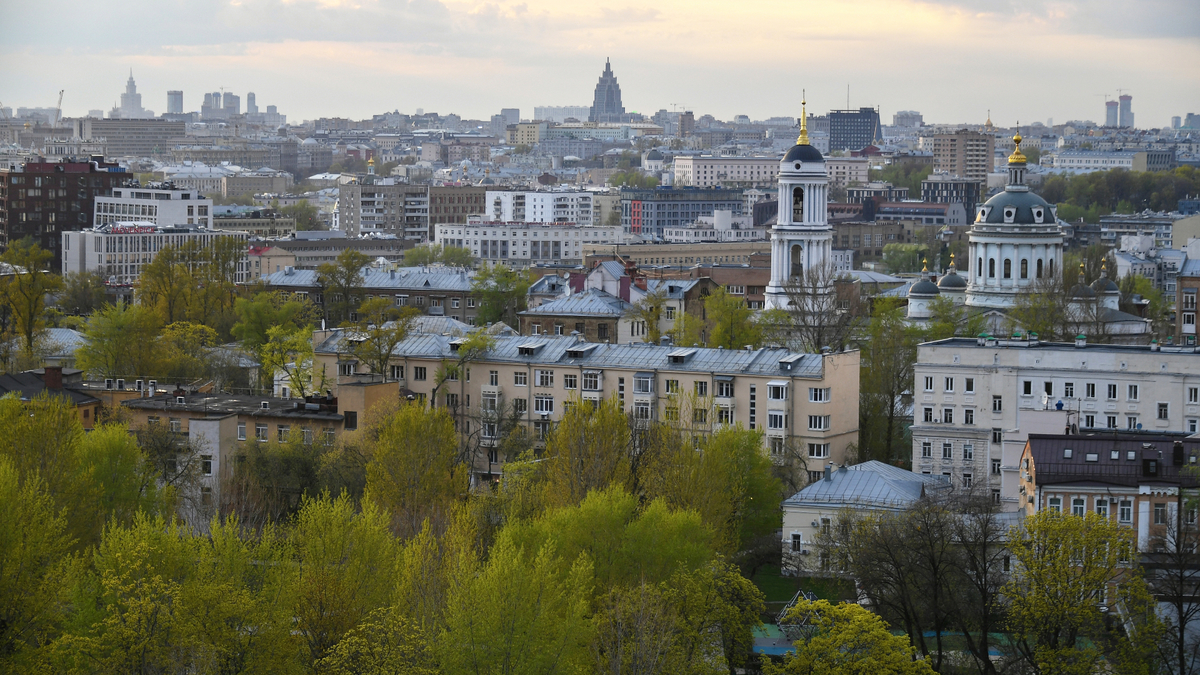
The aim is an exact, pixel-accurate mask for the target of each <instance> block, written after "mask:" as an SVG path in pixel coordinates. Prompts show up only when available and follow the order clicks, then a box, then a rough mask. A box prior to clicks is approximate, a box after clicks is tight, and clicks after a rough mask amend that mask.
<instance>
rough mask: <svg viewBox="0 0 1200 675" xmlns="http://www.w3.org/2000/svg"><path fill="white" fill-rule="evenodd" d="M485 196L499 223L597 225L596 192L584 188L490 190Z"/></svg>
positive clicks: (487, 205)
mask: <svg viewBox="0 0 1200 675" xmlns="http://www.w3.org/2000/svg"><path fill="white" fill-rule="evenodd" d="M485 199H486V202H485V205H486V207H487V213H488V217H489V218H490V219H491V220H493V221H497V222H524V223H574V224H577V225H582V226H584V227H589V226H591V225H592V224H593V222H592V216H593V205H592V193H591V192H586V191H583V190H578V191H576V190H571V191H567V190H546V191H537V192H506V191H501V190H488V191H487V195H486V197H485Z"/></svg>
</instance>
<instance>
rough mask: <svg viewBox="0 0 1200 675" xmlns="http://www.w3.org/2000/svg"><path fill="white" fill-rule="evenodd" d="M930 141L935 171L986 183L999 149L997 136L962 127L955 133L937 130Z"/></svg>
mask: <svg viewBox="0 0 1200 675" xmlns="http://www.w3.org/2000/svg"><path fill="white" fill-rule="evenodd" d="M931 141H932V146H933V165H934V170H935V171H938V172H940V173H946V174H950V175H951V176H957V177H959V178H967V179H969V180H973V181H978V182H979V183H981V184H986V183H987V175H988V173H989V172H991V170H992V163H993V157H992V155H993V153H995V151H996V137H995V136H993V135H991V134H985V133H980V132H978V131H969V130H967V129H960V130H958V131H956V132H954V133H952V134H935V135H933V136H932V138H931Z"/></svg>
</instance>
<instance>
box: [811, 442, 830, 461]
mask: <svg viewBox="0 0 1200 675" xmlns="http://www.w3.org/2000/svg"><path fill="white" fill-rule="evenodd" d="M808 456H809V457H813V458H815V459H824V458H826V457H829V444H828V443H809V444H808Z"/></svg>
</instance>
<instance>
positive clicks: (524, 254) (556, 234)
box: [433, 222, 624, 267]
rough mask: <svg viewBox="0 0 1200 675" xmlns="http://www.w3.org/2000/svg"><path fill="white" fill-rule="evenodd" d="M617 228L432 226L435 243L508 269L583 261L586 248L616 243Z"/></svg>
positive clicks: (509, 224)
mask: <svg viewBox="0 0 1200 675" xmlns="http://www.w3.org/2000/svg"><path fill="white" fill-rule="evenodd" d="M623 239H624V235H623V233H622V231H621V228H620V227H619V226H607V227H581V226H579V225H575V224H573V223H554V222H550V223H538V222H469V223H465V224H452V223H441V224H438V225H436V226H434V237H433V242H434V244H437V245H440V246H458V247H462V248H467V249H470V250H471V253H472V254H473V255H474V256H475V257H476V258H479V259H480V260H484V261H490V262H503V263H505V264H507V265H508V266H510V267H527V266H529V265H535V264H539V263H548V262H561V263H563V264H568V265H577V264H581V263H582V262H583V247H584V246H585V245H589V244H591V245H601V246H604V245H613V244H619V243H621V241H622V240H623Z"/></svg>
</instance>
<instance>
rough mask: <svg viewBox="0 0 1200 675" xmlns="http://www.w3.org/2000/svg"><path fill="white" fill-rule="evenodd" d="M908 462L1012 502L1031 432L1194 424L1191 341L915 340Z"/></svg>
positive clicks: (1197, 407)
mask: <svg viewBox="0 0 1200 675" xmlns="http://www.w3.org/2000/svg"><path fill="white" fill-rule="evenodd" d="M914 373H915V382H914V386H913V426H912V439H913V450H912V453H913V471H915V472H917V473H931V474H935V475H937V474H941V475H944V476H948V477H950V478H951V480H952V481H953V483H954V485H956V486H962V485H964V484H969V485H975V486H977V487H983V486H982V485H977V484H979V483H981V482H986V487H987V489H990V491H991V494H992V495H993V498H994V499H996V500H998V501H1000V502H1001V503H1003V504H1004V505H1005V509H1006V510H1014V509H1016V508H1018V507H1019V506H1020V505H1019V504H1018V500H1017V497H1018V491H1019V489H1020V476H1019V475H1018V462H1019V460H1020V457H1021V453H1022V451H1023V450H1024V448H1025V442H1026V440H1027V439H1028V437H1029V434H1031V433H1051V434H1061V433H1063V432H1064V431H1065V430H1067V429H1071V430H1072V432H1074V431H1075V430H1077V431H1078V432H1079V433H1088V432H1104V431H1111V430H1138V429H1148V430H1153V431H1175V432H1187V433H1196V432H1197V431H1200V353H1197V351H1196V349H1195V348H1194V347H1161V348H1160V347H1159V346H1158V345H1148V346H1130V345H1101V344H1088V343H1087V340H1086V338H1084V339H1081V340H1078V341H1076V343H1075V344H1069V343H1047V342H1039V341H1038V340H1036V339H1010V340H998V339H995V338H979V339H976V338H950V339H946V340H939V341H937V342H930V343H926V344H923V345H921V346H920V347H918V349H917V364H916V366H915V368H914Z"/></svg>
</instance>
